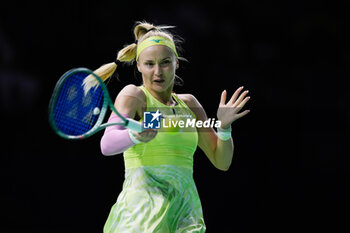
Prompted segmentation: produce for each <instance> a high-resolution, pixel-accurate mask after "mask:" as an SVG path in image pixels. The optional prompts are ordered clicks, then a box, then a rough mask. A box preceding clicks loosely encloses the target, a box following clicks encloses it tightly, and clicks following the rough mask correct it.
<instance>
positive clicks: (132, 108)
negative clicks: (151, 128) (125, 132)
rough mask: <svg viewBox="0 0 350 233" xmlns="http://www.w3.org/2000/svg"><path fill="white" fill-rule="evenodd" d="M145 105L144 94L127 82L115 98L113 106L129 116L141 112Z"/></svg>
mask: <svg viewBox="0 0 350 233" xmlns="http://www.w3.org/2000/svg"><path fill="white" fill-rule="evenodd" d="M145 105H146V96H145V94H144V92H143V91H142V90H141V89H140V88H139V87H137V86H135V85H133V84H129V85H127V86H125V87H124V88H123V89H122V90H121V91H120V92H119V94H118V96H117V98H116V99H115V103H114V106H115V107H116V108H117V110H118V111H119V112H121V113H125V114H128V115H129V116H131V117H134V116H135V115H139V116H140V114H141V111H142V109H143V108H144V106H145Z"/></svg>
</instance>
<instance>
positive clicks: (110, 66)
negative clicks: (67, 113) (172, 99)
mask: <svg viewBox="0 0 350 233" xmlns="http://www.w3.org/2000/svg"><path fill="white" fill-rule="evenodd" d="M168 28H174V26H155V25H153V24H151V23H147V22H145V21H143V22H136V25H135V28H134V35H135V39H136V42H135V43H132V44H129V45H127V46H125V47H124V48H123V49H121V50H120V51H119V52H118V54H117V59H116V61H113V62H111V63H107V64H104V65H102V66H101V67H100V68H98V69H97V70H95V71H94V73H95V74H96V75H98V76H99V77H100V78H101V79H102V80H103V81H104V82H105V81H106V80H107V79H108V78H110V77H111V76H112V75H113V74H114V72H115V70H116V69H117V67H118V64H119V62H127V63H130V64H132V63H133V61H134V60H135V58H136V52H137V45H138V44H139V43H140V42H142V41H143V40H145V39H147V38H148V37H151V36H161V37H165V38H167V39H169V40H171V41H173V42H174V43H175V45H176V42H179V41H180V40H179V39H177V40H174V37H173V35H172V34H171V33H169V32H168V31H166V29H168ZM179 59H181V60H186V59H184V58H180V57H179ZM118 61H119V62H118ZM117 63H118V64H117ZM175 76H176V75H175ZM176 77H177V76H176ZM177 78H179V77H177ZM181 82H182V80H181ZM83 85H84V90H85V93H87V92H88V91H89V90H90V88H92V87H94V86H97V85H98V83H97V81H96V79H95V78H93V77H92V76H91V75H89V76H87V77H86V78H85V80H84V82H83Z"/></svg>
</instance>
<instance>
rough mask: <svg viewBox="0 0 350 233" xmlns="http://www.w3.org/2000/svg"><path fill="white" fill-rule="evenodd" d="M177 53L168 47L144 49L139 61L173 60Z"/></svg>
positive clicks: (155, 46) (160, 46) (156, 46)
mask: <svg viewBox="0 0 350 233" xmlns="http://www.w3.org/2000/svg"><path fill="white" fill-rule="evenodd" d="M173 57H175V53H174V52H173V51H172V50H171V49H170V48H169V47H167V46H163V45H153V46H150V47H148V48H146V49H144V50H143V51H142V52H141V54H140V57H139V61H147V60H151V61H160V60H164V59H172V58H173Z"/></svg>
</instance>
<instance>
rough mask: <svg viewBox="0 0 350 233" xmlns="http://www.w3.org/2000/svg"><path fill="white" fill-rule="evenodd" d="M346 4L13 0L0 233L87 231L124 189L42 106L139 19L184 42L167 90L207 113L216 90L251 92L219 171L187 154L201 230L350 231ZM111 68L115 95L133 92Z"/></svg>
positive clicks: (5, 61) (114, 160)
mask: <svg viewBox="0 0 350 233" xmlns="http://www.w3.org/2000/svg"><path fill="white" fill-rule="evenodd" d="M348 7H349V3H348V2H347V1H343V2H342V1H338V3H332V4H330V2H327V1H313V2H310V1H308V2H306V1H275V2H273V1H254V0H253V1H234V2H225V1H220V0H219V1H211V2H203V3H200V4H199V3H189V2H178V1H177V2H175V1H173V2H159V1H143V2H135V1H123V2H121V1H108V2H107V1H106V2H103V1H82V2H78V1H45V2H41V3H40V4H39V3H35V2H31V1H26V2H24V3H23V2H21V1H11V3H7V5H6V6H5V7H2V13H1V15H0V19H1V21H0V48H1V50H0V51H1V56H0V58H1V68H0V77H1V79H0V84H1V85H0V96H1V113H2V114H1V119H2V122H3V125H2V127H1V128H2V130H1V132H3V134H2V139H1V152H0V153H1V157H0V177H1V196H0V206H1V207H0V221H1V225H0V232H1V233H7V232H26V233H27V232H60V233H61V232H66V233H81V232H84V233H97V232H102V227H103V225H104V222H105V220H106V218H107V216H108V213H109V210H110V208H111V206H112V205H113V204H114V202H115V201H116V198H117V196H118V194H119V192H120V191H121V186H122V182H123V179H124V177H123V175H124V167H123V159H122V156H114V157H104V156H102V155H101V153H100V149H99V140H100V137H101V134H102V133H99V134H98V135H95V136H93V137H92V138H89V139H86V140H83V141H79V142H77V141H66V140H63V139H61V138H59V137H58V136H56V135H55V134H54V133H53V131H52V130H51V129H50V128H49V125H48V120H47V106H48V102H49V99H50V96H51V93H52V90H53V88H54V85H55V83H56V81H57V80H58V78H59V77H60V76H61V75H62V74H63V73H64V72H65V71H66V70H68V69H71V68H74V67H87V68H90V69H96V68H98V67H99V66H100V65H102V64H104V63H107V62H111V61H113V59H114V58H115V56H116V53H117V51H118V50H119V49H121V48H122V47H123V46H124V45H125V44H129V43H132V42H133V41H134V38H133V34H132V27H133V25H134V23H135V21H139V20H147V21H149V22H152V23H154V24H166V25H175V26H177V27H176V29H174V30H173V32H175V33H177V34H178V35H180V36H181V37H183V38H184V39H185V43H184V44H183V45H182V47H183V49H184V52H183V56H184V57H185V58H187V59H188V60H189V62H181V63H180V67H181V69H180V70H179V73H178V74H179V76H180V77H182V78H183V79H184V80H185V85H184V86H183V87H176V88H175V91H176V92H177V93H192V94H193V95H195V96H196V97H197V99H198V100H199V101H200V102H201V104H202V105H203V107H204V108H205V109H206V111H207V114H208V116H209V117H216V109H217V106H218V103H219V99H220V93H221V91H222V90H224V89H227V90H228V93H229V94H230V95H232V93H233V92H234V90H235V89H236V88H238V87H239V86H241V85H244V86H245V88H246V89H248V90H250V96H251V100H250V102H249V104H247V107H246V108H247V109H250V110H251V112H250V113H249V115H247V116H246V117H244V118H243V119H240V120H238V121H236V122H235V123H234V124H233V127H232V128H233V138H234V141H235V155H234V159H233V163H232V166H231V168H230V170H229V171H228V172H221V171H219V170H216V169H215V168H214V167H213V166H212V165H211V164H210V162H209V161H208V159H207V158H206V157H205V155H204V154H203V153H202V151H200V149H198V150H197V152H196V154H195V164H194V178H195V181H196V184H197V188H198V191H199V195H200V197H201V201H202V205H203V211H204V216H205V221H206V224H207V228H208V231H207V232H209V233H211V232H235V233H236V232H237V233H238V232H288V231H292V232H302V231H308V232H316V231H319V230H323V229H327V230H328V231H329V232H341V231H344V232H345V231H347V230H349V227H348V225H347V223H348V222H349V220H350V219H349V218H350V215H349V207H350V205H349V201H348V197H349V194H350V193H349V192H348V191H347V188H348V186H349V178H350V176H349V157H348V156H349V154H348V143H349V117H350V116H349V93H348V92H347V85H346V81H347V79H348V78H349V73H350V72H349V70H348V69H347V68H346V65H347V63H348V62H349V59H350V54H349V38H348V37H346V31H347V29H348V25H347V22H346V21H345V20H346V17H347V14H348V9H347V8H348ZM134 71H135V69H134V67H133V66H132V67H127V66H123V67H121V68H120V69H118V73H119V77H120V81H117V80H116V79H114V80H113V81H111V82H110V83H109V84H108V88H109V90H110V92H111V96H112V98H115V97H116V95H117V93H118V91H119V90H120V89H121V87H122V86H124V85H126V84H128V83H134V84H139V82H138V81H137V79H135V78H134Z"/></svg>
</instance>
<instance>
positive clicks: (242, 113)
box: [236, 110, 250, 120]
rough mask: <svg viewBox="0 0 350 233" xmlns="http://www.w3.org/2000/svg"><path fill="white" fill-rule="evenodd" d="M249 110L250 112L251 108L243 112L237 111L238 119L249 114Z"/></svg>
mask: <svg viewBox="0 0 350 233" xmlns="http://www.w3.org/2000/svg"><path fill="white" fill-rule="evenodd" d="M249 112H250V110H245V111H243V112H241V113H237V114H236V120H237V119H239V118H241V117H244V116H245V115H247V114H248V113H249Z"/></svg>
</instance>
